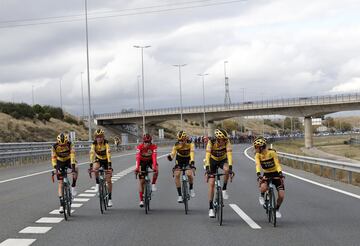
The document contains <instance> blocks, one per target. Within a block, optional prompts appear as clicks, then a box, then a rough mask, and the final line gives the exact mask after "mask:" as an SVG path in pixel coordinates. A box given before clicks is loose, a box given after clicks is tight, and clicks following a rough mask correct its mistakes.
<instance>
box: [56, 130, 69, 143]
mask: <svg viewBox="0 0 360 246" xmlns="http://www.w3.org/2000/svg"><path fill="white" fill-rule="evenodd" d="M56 140H57V142H58V144H66V143H68V142H69V137H68V135H67V134H64V133H60V134H59V135H58V136H57V138H56Z"/></svg>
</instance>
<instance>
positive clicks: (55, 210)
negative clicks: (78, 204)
mask: <svg viewBox="0 0 360 246" xmlns="http://www.w3.org/2000/svg"><path fill="white" fill-rule="evenodd" d="M74 212H75V210H73V209H71V213H74ZM49 214H55V215H60V213H59V209H54V210H53V211H51V212H50V213H49Z"/></svg>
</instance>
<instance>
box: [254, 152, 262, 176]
mask: <svg viewBox="0 0 360 246" xmlns="http://www.w3.org/2000/svg"><path fill="white" fill-rule="evenodd" d="M255 165H256V174H257V175H258V176H259V175H260V174H261V164H260V154H259V153H256V155H255Z"/></svg>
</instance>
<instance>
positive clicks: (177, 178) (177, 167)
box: [174, 157, 182, 197]
mask: <svg viewBox="0 0 360 246" xmlns="http://www.w3.org/2000/svg"><path fill="white" fill-rule="evenodd" d="M175 162H176V165H175V167H174V169H175V171H174V176H175V186H176V190H177V193H178V196H179V197H180V196H181V195H182V193H181V183H180V176H181V171H180V169H181V168H182V162H181V160H180V159H179V158H178V157H176V161H175Z"/></svg>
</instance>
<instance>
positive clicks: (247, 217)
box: [229, 204, 261, 229]
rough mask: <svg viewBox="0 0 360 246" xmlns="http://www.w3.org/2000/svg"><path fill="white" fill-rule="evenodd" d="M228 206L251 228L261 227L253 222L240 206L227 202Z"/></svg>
mask: <svg viewBox="0 0 360 246" xmlns="http://www.w3.org/2000/svg"><path fill="white" fill-rule="evenodd" d="M229 205H230V207H231V208H232V209H233V210H234V211H235V212H236V213H237V214H238V215H239V216H240V217H241V218H242V219H243V220H244V221H245V222H246V223H247V224H248V225H249V226H250V227H251V228H252V229H261V227H260V226H259V225H258V224H256V223H255V221H253V220H252V219H251V218H250V217H249V216H248V215H247V214H246V213H245V212H244V211H243V210H242V209H241V208H239V206H238V205H236V204H229Z"/></svg>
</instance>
